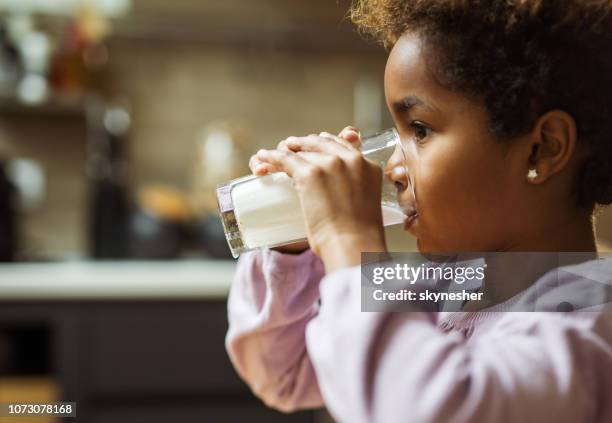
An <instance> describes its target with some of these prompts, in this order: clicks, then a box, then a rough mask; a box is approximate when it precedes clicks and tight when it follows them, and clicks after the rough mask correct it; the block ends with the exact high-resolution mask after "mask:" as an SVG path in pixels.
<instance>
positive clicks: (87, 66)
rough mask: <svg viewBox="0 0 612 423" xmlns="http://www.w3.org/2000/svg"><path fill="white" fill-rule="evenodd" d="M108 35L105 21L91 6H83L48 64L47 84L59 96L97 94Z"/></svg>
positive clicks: (105, 61) (67, 27)
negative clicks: (50, 66) (48, 80)
mask: <svg viewBox="0 0 612 423" xmlns="http://www.w3.org/2000/svg"><path fill="white" fill-rule="evenodd" d="M109 33H110V23H109V21H108V20H107V19H106V18H105V17H104V16H103V15H102V14H100V13H99V12H98V11H97V10H96V9H95V8H94V7H92V5H87V4H85V5H84V6H83V7H82V8H81V9H79V11H78V13H77V14H76V17H75V19H74V21H72V22H71V23H70V24H69V25H67V26H66V29H65V31H64V34H63V36H62V39H61V41H60V43H59V46H58V48H57V50H56V52H55V55H54V57H53V60H52V68H51V75H50V79H51V83H52V85H53V88H54V90H55V91H57V92H60V93H69V94H81V93H83V92H86V91H101V87H100V86H99V85H100V84H101V83H102V81H104V78H103V70H104V66H105V65H106V63H107V62H108V49H107V47H106V45H105V44H104V40H105V38H106V37H107V36H108V34H109Z"/></svg>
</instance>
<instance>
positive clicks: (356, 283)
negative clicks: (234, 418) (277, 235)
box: [226, 250, 612, 423]
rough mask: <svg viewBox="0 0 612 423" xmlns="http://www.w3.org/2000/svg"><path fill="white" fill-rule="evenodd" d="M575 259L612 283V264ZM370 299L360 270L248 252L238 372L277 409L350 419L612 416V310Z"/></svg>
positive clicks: (231, 335)
mask: <svg viewBox="0 0 612 423" xmlns="http://www.w3.org/2000/svg"><path fill="white" fill-rule="evenodd" d="M577 269H578V270H580V271H584V272H588V273H589V274H595V275H596V276H597V277H599V278H600V279H601V278H606V281H607V282H608V283H609V284H610V285H612V260H593V261H589V262H585V263H582V264H580V265H578V266H577ZM577 273H580V272H577ZM577 277H578V276H577ZM360 295H361V293H360V268H359V267H355V268H350V269H344V270H340V271H337V272H333V273H331V274H328V275H325V274H324V269H323V264H322V262H321V261H320V259H319V258H318V257H316V256H315V255H314V254H313V253H312V252H311V251H309V250H308V251H306V252H304V253H302V254H300V255H286V254H281V253H279V252H276V251H272V250H264V251H257V252H251V253H247V254H243V255H242V257H241V258H240V260H239V264H238V269H237V272H236V275H235V278H234V282H233V285H232V289H231V292H230V296H229V303H228V307H229V323H230V327H229V331H228V333H227V338H226V346H227V350H228V352H229V356H230V358H231V360H232V362H233V364H234V366H235V368H236V370H237V371H238V373H239V374H240V375H241V377H242V378H243V379H244V380H245V381H246V382H247V383H248V384H249V385H250V387H251V389H252V390H253V392H254V393H255V394H256V395H258V396H259V397H260V398H261V399H262V400H263V401H264V402H265V403H266V404H267V405H269V406H271V407H274V408H277V409H279V410H282V411H285V412H290V411H293V410H297V409H301V408H314V407H322V406H327V408H328V410H329V411H330V413H331V414H332V415H333V416H334V418H335V419H337V420H338V421H339V422H348V423H360V422H382V423H394V422H402V423H407V422H418V423H426V422H445V423H446V422H457V423H459V422H520V423H527V422H538V423H540V422H554V423H565V422H568V423H569V422H572V423H575V422H596V423H611V422H612V313H610V312H602V311H600V312H575V313H560V312H556V313H544V312H537V313H536V312H529V313H528V312H522V313H519V312H506V313H504V312H499V311H503V310H504V308H505V307H507V306H508V303H504V304H501V305H499V306H496V307H495V308H492V309H488V310H487V311H483V312H477V313H425V312H405V313H382V312H377V313H371V312H370V313H366V312H361V300H360V298H361V297H360ZM517 299H518V298H515V299H511V300H510V302H512V301H515V300H517ZM492 310H494V311H492Z"/></svg>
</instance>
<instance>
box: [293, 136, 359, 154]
mask: <svg viewBox="0 0 612 423" xmlns="http://www.w3.org/2000/svg"><path fill="white" fill-rule="evenodd" d="M330 141H331V140H330V138H327V137H325V138H323V137H321V136H309V137H300V138H296V137H289V138H287V140H286V142H287V145H288V146H289V148H290V149H291V150H293V151H309V152H315V153H323V154H329V155H333V156H341V157H347V155H348V154H352V147H350V146H346V145H344V144H343V143H347V144H348V141H343V142H336V141H335V140H334V142H330Z"/></svg>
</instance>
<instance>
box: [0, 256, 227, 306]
mask: <svg viewBox="0 0 612 423" xmlns="http://www.w3.org/2000/svg"><path fill="white" fill-rule="evenodd" d="M235 267H236V262H235V261H233V260H184V261H183V260H180V261H125V262H121V261H106V262H104V261H103V262H81V261H74V262H71V261H68V262H53V263H15V264H0V302H2V301H20V300H28V301H29V300H37V301H49V300H52V301H58V300H59V301H73V300H74V301H76V300H162V299H163V300H168V299H176V300H180V299H182V300H185V299H187V300H195V299H224V298H226V297H227V293H228V292H229V286H230V283H231V280H232V276H233V274H234V270H235Z"/></svg>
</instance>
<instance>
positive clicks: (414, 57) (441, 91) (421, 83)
mask: <svg viewBox="0 0 612 423" xmlns="http://www.w3.org/2000/svg"><path fill="white" fill-rule="evenodd" d="M431 48H432V47H431V46H428V45H427V44H426V43H424V42H423V41H422V39H421V38H420V37H419V36H418V34H415V33H410V32H409V33H406V34H404V35H402V36H401V37H400V38H399V40H398V41H397V42H396V43H395V45H394V47H393V49H392V50H391V52H390V53H389V58H388V59H387V65H386V68H385V96H386V98H387V102H388V104H389V105H390V106H392V105H393V104H397V103H402V102H403V100H404V99H405V98H406V97H416V98H418V99H419V100H422V102H423V103H424V104H425V105H428V106H430V108H431V109H435V110H438V111H441V112H450V111H452V112H453V113H456V112H457V111H465V110H471V109H474V108H478V109H482V106H483V105H482V104H481V103H482V102H481V101H479V100H475V99H474V98H472V97H471V96H468V95H466V94H465V93H461V92H458V91H452V90H450V89H448V88H446V87H444V86H443V85H441V84H440V83H439V82H438V81H437V80H436V79H435V77H434V75H433V74H432V72H431V70H430V66H431V65H432V64H434V63H435V60H436V58H435V56H434V54H435V53H434V52H433V51H432V50H431Z"/></svg>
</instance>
